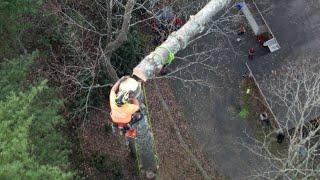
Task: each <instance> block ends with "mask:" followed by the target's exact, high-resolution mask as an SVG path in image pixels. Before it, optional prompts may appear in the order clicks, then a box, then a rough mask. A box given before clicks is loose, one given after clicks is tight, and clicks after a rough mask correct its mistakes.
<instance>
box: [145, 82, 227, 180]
mask: <svg viewBox="0 0 320 180" xmlns="http://www.w3.org/2000/svg"><path fill="white" fill-rule="evenodd" d="M146 90H147V101H148V107H149V108H150V116H151V124H152V129H153V133H154V137H155V142H156V149H157V153H158V157H159V166H160V167H159V173H160V178H161V179H204V176H203V174H202V173H203V172H201V171H200V170H199V167H198V165H197V163H199V165H200V166H201V167H202V168H203V170H204V171H205V172H206V173H207V175H208V176H209V177H211V178H213V179H222V177H221V176H220V175H218V173H217V172H216V170H215V168H214V167H212V165H211V164H210V163H208V161H207V157H206V156H205V155H204V154H203V153H202V151H201V148H200V147H201V146H200V144H199V142H198V140H197V139H196V138H195V136H194V134H193V133H192V131H191V130H190V126H191V124H190V123H188V122H187V121H186V120H185V118H184V114H183V112H182V109H181V107H180V105H179V104H177V102H176V100H175V97H174V95H173V93H172V91H171V87H170V85H169V84H168V82H167V81H166V80H152V81H150V82H149V83H148V84H147V86H146ZM162 102H165V103H166V106H168V107H169V109H166V108H165V107H164V105H163V104H162ZM168 110H169V111H168ZM175 127H176V128H175ZM179 136H180V137H182V138H179ZM188 151H190V152H191V154H190V152H188Z"/></svg>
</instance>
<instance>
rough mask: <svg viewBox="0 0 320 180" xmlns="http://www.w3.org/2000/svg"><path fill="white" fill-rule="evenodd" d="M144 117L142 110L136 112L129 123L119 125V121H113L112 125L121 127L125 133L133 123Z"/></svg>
mask: <svg viewBox="0 0 320 180" xmlns="http://www.w3.org/2000/svg"><path fill="white" fill-rule="evenodd" d="M142 118H143V115H142V113H141V112H137V113H134V114H133V115H132V119H131V121H130V122H129V123H127V124H125V125H122V126H121V127H119V125H118V124H117V123H112V126H113V127H114V128H116V129H120V130H121V131H122V132H123V133H126V131H127V130H129V129H131V128H132V125H133V124H135V123H137V122H139V121H140V120H141V119H142Z"/></svg>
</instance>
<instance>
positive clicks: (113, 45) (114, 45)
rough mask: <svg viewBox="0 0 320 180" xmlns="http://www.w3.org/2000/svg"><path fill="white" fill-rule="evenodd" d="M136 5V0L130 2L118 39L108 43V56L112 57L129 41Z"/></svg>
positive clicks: (126, 8) (106, 49) (129, 0)
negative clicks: (131, 21) (133, 11)
mask: <svg viewBox="0 0 320 180" xmlns="http://www.w3.org/2000/svg"><path fill="white" fill-rule="evenodd" d="M135 4H136V0H128V2H127V4H126V7H125V11H124V14H123V21H122V25H121V30H120V32H119V34H118V36H117V37H116V39H115V40H114V41H112V42H110V43H108V44H107V46H106V48H105V51H106V53H107V55H110V54H111V53H112V52H113V51H115V50H117V49H118V48H119V47H120V46H121V45H122V44H123V43H124V42H125V41H126V40H127V39H128V32H129V25H130V20H131V13H132V10H133V7H134V5H135Z"/></svg>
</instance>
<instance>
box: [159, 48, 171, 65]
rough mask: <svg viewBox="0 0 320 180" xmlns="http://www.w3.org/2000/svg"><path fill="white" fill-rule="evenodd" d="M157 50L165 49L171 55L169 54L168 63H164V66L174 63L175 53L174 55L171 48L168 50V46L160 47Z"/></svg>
mask: <svg viewBox="0 0 320 180" xmlns="http://www.w3.org/2000/svg"><path fill="white" fill-rule="evenodd" d="M157 48H163V49H165V50H167V51H168V53H169V54H168V59H167V62H165V63H163V65H165V64H171V63H172V61H173V60H174V53H173V52H172V51H171V50H170V49H169V48H167V47H166V46H159V47H157Z"/></svg>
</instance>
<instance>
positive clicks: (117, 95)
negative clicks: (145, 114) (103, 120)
mask: <svg viewBox="0 0 320 180" xmlns="http://www.w3.org/2000/svg"><path fill="white" fill-rule="evenodd" d="M126 78H128V77H122V78H121V79H120V80H119V81H117V82H116V84H114V86H113V87H112V89H111V91H110V97H109V100H110V107H111V113H110V115H111V119H112V130H113V132H115V130H120V131H121V132H122V133H124V134H125V137H126V138H128V137H129V138H135V137H136V135H137V132H136V130H135V129H134V128H133V127H132V125H133V124H134V123H137V122H138V121H139V120H141V119H142V114H141V113H140V112H139V109H140V108H139V101H138V100H137V99H136V97H135V96H134V94H133V91H123V90H119V86H120V84H121V82H122V81H124V80H125V79H126Z"/></svg>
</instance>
